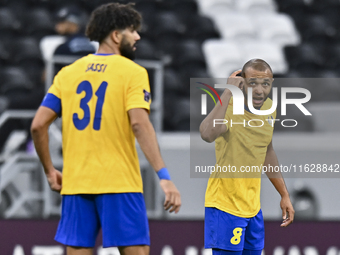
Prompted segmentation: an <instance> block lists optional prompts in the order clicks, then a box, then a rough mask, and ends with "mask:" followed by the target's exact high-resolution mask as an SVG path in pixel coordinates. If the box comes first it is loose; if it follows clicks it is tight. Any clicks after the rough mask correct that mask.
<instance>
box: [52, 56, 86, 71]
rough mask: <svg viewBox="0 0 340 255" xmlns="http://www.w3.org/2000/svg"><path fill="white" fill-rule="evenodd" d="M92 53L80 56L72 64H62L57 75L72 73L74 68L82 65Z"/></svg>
mask: <svg viewBox="0 0 340 255" xmlns="http://www.w3.org/2000/svg"><path fill="white" fill-rule="evenodd" d="M91 55H92V54H89V55H87V56H84V57H81V58H79V59H77V60H75V61H74V62H73V63H72V64H69V65H67V66H64V67H63V68H62V69H61V70H60V71H59V73H58V75H59V76H63V75H67V74H69V73H73V72H74V71H75V69H77V68H79V66H83V63H84V62H87V61H88V59H89V58H90V57H91Z"/></svg>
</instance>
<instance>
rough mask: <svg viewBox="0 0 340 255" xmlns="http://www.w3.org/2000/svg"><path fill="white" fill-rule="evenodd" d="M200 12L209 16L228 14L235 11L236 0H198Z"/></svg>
mask: <svg viewBox="0 0 340 255" xmlns="http://www.w3.org/2000/svg"><path fill="white" fill-rule="evenodd" d="M198 3H199V7H200V8H199V10H200V13H201V14H203V15H207V16H209V17H212V18H213V17H216V16H219V15H226V13H228V14H229V13H230V12H232V11H234V8H235V0H198Z"/></svg>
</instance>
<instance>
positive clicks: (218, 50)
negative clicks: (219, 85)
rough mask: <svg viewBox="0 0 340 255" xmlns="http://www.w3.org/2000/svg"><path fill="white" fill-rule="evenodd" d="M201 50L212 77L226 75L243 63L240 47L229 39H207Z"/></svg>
mask: <svg viewBox="0 0 340 255" xmlns="http://www.w3.org/2000/svg"><path fill="white" fill-rule="evenodd" d="M203 52H204V55H205V59H206V61H207V64H208V70H209V73H210V75H211V76H212V77H214V78H225V77H228V76H229V75H230V74H231V73H232V72H233V71H235V70H237V69H240V68H241V67H242V66H243V64H244V63H243V59H242V53H241V49H240V48H239V47H238V45H237V43H234V42H231V41H222V40H208V41H206V42H204V43H203Z"/></svg>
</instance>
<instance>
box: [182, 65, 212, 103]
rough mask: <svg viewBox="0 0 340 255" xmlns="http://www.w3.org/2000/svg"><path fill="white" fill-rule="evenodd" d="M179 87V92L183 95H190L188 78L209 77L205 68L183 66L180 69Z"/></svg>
mask: <svg viewBox="0 0 340 255" xmlns="http://www.w3.org/2000/svg"><path fill="white" fill-rule="evenodd" d="M179 72H180V77H181V88H180V91H178V92H180V93H181V95H183V96H188V97H189V96H190V79H191V78H210V75H209V74H208V73H207V71H206V69H205V68H202V67H193V66H183V67H181V69H180V71H179Z"/></svg>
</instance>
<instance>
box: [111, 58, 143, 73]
mask: <svg viewBox="0 0 340 255" xmlns="http://www.w3.org/2000/svg"><path fill="white" fill-rule="evenodd" d="M115 58H116V59H115V60H117V61H119V65H121V66H123V67H126V68H129V69H130V70H131V71H135V72H144V71H146V69H145V68H144V67H142V66H140V65H139V64H137V63H136V62H134V61H132V60H131V59H128V58H126V57H124V56H121V55H116V56H115ZM112 60H114V58H112Z"/></svg>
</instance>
